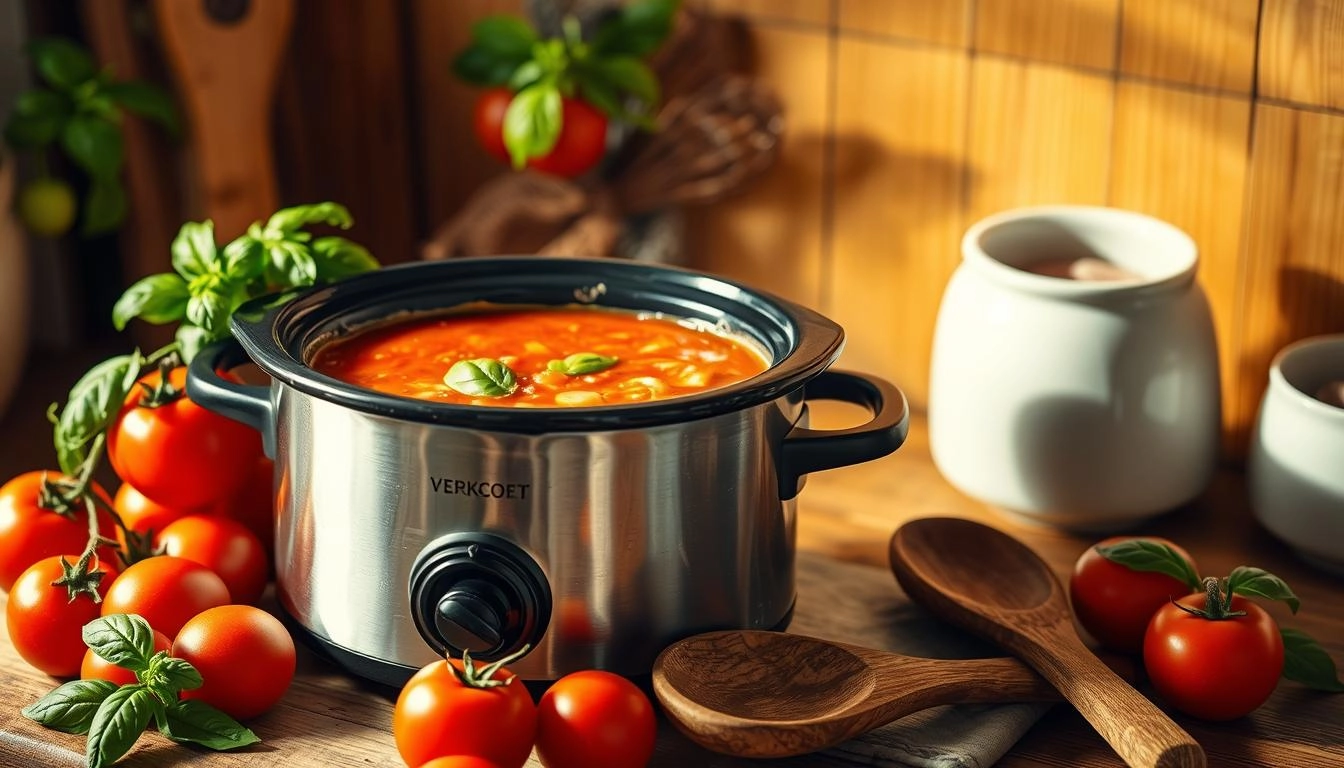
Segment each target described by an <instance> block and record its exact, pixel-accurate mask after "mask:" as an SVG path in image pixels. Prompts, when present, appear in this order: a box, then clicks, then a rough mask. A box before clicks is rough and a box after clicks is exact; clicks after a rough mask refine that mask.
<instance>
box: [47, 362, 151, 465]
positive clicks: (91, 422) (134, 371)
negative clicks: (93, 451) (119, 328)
mask: <svg viewBox="0 0 1344 768" xmlns="http://www.w3.org/2000/svg"><path fill="white" fill-rule="evenodd" d="M143 365H144V358H143V357H141V356H140V353H139V352H133V353H131V354H129V355H119V356H117V357H112V358H108V359H107V360H104V361H103V362H101V363H98V364H97V365H95V366H94V367H93V368H91V369H89V371H88V372H87V373H85V374H84V375H83V376H82V377H80V379H79V381H77V382H75V385H74V386H73V387H71V388H70V395H69V397H68V398H67V400H66V403H65V407H64V408H62V409H61V412H60V415H59V417H58V418H57V419H56V425H55V433H54V435H53V438H54V443H55V446H56V456H57V461H58V463H59V464H60V467H61V471H63V472H65V473H66V474H67V475H70V476H72V477H73V476H75V475H77V474H78V473H79V468H80V465H81V464H83V463H84V460H85V459H86V458H88V450H87V448H88V443H89V441H91V440H93V439H94V437H95V436H97V435H98V434H100V433H102V432H104V431H106V429H107V427H108V426H109V425H110V424H111V423H112V420H113V419H115V418H116V416H117V414H118V413H119V412H120V411H121V405H122V402H123V401H124V400H125V399H126V394H127V393H128V392H130V390H131V387H133V386H135V380H136V379H137V378H139V376H140V369H141V367H142V366H143Z"/></svg>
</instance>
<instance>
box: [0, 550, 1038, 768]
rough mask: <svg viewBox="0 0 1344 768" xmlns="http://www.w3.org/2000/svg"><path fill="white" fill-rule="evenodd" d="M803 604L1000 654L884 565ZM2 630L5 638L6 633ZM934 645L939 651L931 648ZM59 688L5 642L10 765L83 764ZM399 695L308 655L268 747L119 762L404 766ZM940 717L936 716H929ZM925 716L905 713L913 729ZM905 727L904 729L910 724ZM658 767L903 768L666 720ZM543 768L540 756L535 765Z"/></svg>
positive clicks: (1, 747) (2, 755) (820, 626)
mask: <svg viewBox="0 0 1344 768" xmlns="http://www.w3.org/2000/svg"><path fill="white" fill-rule="evenodd" d="M798 592H799V595H798V604H797V607H796V610H795V614H794V619H793V624H792V626H791V627H790V631H794V632H798V633H800V634H809V635H815V636H818V637H826V638H831V639H836V640H844V641H847V642H851V643H857V644H863V645H871V646H873V647H881V648H887V649H890V650H897V651H902V652H907V653H911V654H912V655H921V653H922V655H938V656H945V657H947V658H955V657H967V656H977V655H980V656H989V655H994V652H993V650H992V649H990V648H988V647H987V646H985V645H982V644H981V643H980V642H979V641H977V640H975V639H973V638H971V637H969V636H967V635H964V634H962V633H961V632H959V631H957V630H955V629H952V628H950V627H944V626H941V625H938V624H937V623H936V622H935V621H934V620H933V619H932V618H931V617H929V616H928V615H926V614H925V613H924V612H923V611H922V610H921V609H919V608H918V607H916V606H913V605H911V604H910V603H909V602H908V601H907V600H906V599H905V597H904V595H903V594H901V592H900V590H899V588H898V587H897V585H896V581H895V579H894V578H893V577H892V576H891V575H890V574H889V573H888V572H887V571H885V570H881V569H878V568H873V567H870V566H864V565H855V564H851V563H844V562H840V561H837V560H834V559H831V558H827V557H823V556H821V555H817V554H812V553H807V552H804V553H801V554H800V556H799V564H798ZM0 631H3V630H2V629H0ZM930 647H935V648H937V649H939V650H940V651H941V652H940V653H936V654H931V653H927V652H926V651H927V649H928V648H930ZM56 682H57V681H54V680H53V679H52V678H49V677H47V676H45V675H42V674H40V673H38V672H36V671H34V670H33V669H31V668H30V667H28V666H27V665H26V664H25V663H24V662H23V661H22V660H21V659H19V658H18V656H17V655H16V654H15V653H14V649H13V647H12V646H11V645H10V644H9V638H8V635H7V633H6V634H5V635H4V642H3V643H0V690H3V691H5V692H6V694H7V695H6V696H5V697H4V701H3V702H0V766H4V768H11V767H12V768H30V767H31V766H35V765H42V766H53V768H62V767H64V766H70V767H71V768H74V767H75V766H81V765H82V764H83V748H84V738H83V737H82V736H70V735H67V734H63V733H57V732H55V731H48V730H46V729H44V728H42V727H40V726H38V725H37V724H35V723H33V722H31V721H29V720H27V719H25V718H24V717H23V716H22V715H20V714H19V710H20V708H22V707H24V706H27V705H28V704H29V703H31V702H32V701H34V700H35V699H37V698H38V697H40V696H41V695H42V694H44V693H45V692H46V691H48V690H50V689H51V688H52V687H54V686H55V685H56ZM394 696H395V692H394V691H389V690H386V689H383V688H379V687H375V686H371V685H366V684H364V683H362V682H360V681H356V680H354V679H352V678H350V677H347V676H345V675H344V674H342V673H340V672H339V671H338V670H337V669H336V668H334V667H332V666H330V665H328V664H327V663H326V662H325V661H323V660H322V659H320V658H318V657H317V656H316V655H315V654H313V653H311V652H309V651H308V650H307V649H306V648H300V654H299V674H298V677H297V678H296V679H295V681H294V684H293V686H292V687H291V688H290V691H289V693H288V694H287V695H286V697H285V698H284V700H283V701H281V703H280V704H279V705H278V706H277V707H276V708H275V709H274V710H272V711H271V712H269V713H267V714H265V715H263V716H261V717H259V718H257V719H255V720H252V721H250V722H249V723H248V725H249V726H251V728H252V729H253V730H254V731H255V732H256V733H257V735H258V736H260V737H261V739H262V743H261V744H260V745H257V746H255V747H252V748H249V749H247V750H243V751H239V752H233V753H215V752H209V751H206V750H198V749H194V748H188V747H183V746H178V745H174V744H172V743H171V742H169V741H168V740H167V739H164V738H163V737H161V736H159V735H158V734H157V733H154V732H150V733H147V734H145V735H143V736H142V737H141V738H140V741H139V742H137V744H136V746H135V748H134V749H133V751H132V752H131V753H130V754H129V755H128V756H127V757H125V758H123V760H122V761H121V762H119V763H118V765H121V766H125V768H149V767H150V766H153V767H154V768H165V767H171V766H179V765H183V766H187V765H190V766H208V767H210V768H213V767H214V766H219V767H220V768H224V767H225V766H248V767H249V768H266V767H268V766H276V767H277V768H278V767H280V766H284V768H298V767H300V766H324V767H330V768H346V767H348V768H403V763H402V762H401V760H400V759H399V757H398V756H397V751H396V747H395V745H394V744H393V741H392V730H391V729H392V704H393V701H394ZM1038 706H1039V705H1038ZM936 712H937V710H934V711H931V712H930V713H928V714H930V715H932V714H934V713H936ZM923 716H925V713H920V714H917V715H913V716H912V717H911V718H907V719H906V721H905V722H909V721H911V720H914V719H916V718H920V717H923ZM904 724H905V723H904V722H903V725H904ZM658 739H659V740H658V747H657V752H656V754H655V756H654V759H653V762H652V763H651V764H650V765H651V766H652V767H653V768H661V767H663V766H666V767H667V768H672V766H687V765H695V766H697V768H739V767H741V768H745V767H746V766H757V767H762V766H772V765H779V766H792V767H793V768H799V767H800V766H837V767H838V766H859V765H866V766H872V765H888V764H889V765H895V764H896V763H894V762H888V761H886V760H884V758H883V755H882V750H883V749H884V747H883V746H882V745H881V744H880V743H877V742H875V741H874V742H865V743H864V744H863V745H860V746H861V747H862V748H861V749H858V750H853V751H841V750H835V751H832V752H827V753H822V754H819V755H815V756H808V757H802V758H794V759H791V760H780V761H762V760H743V759H734V758H729V757H724V756H721V755H716V754H713V753H710V752H708V751H706V750H703V749H701V748H700V747H698V746H696V745H695V744H692V743H691V742H689V741H688V740H687V739H685V738H684V737H683V736H681V735H680V734H678V733H677V732H676V731H675V730H674V729H673V728H672V727H671V726H670V725H669V724H668V723H667V722H666V721H665V720H663V721H661V722H660V730H659V737H658ZM528 765H529V767H531V766H540V765H541V764H540V762H538V761H537V760H536V758H535V757H534V758H533V759H532V760H531V761H530V762H529V763H528Z"/></svg>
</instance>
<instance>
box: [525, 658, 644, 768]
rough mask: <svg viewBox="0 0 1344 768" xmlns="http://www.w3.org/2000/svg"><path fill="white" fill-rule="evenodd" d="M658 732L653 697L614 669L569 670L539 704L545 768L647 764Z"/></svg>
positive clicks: (622, 767)
mask: <svg viewBox="0 0 1344 768" xmlns="http://www.w3.org/2000/svg"><path fill="white" fill-rule="evenodd" d="M657 735H658V728H657V721H656V719H655V717H654V714H653V705H652V704H651V703H650V702H649V698H648V697H647V696H645V695H644V692H643V691H641V690H639V688H638V687H637V686H636V685H635V684H634V683H632V682H630V681H629V680H627V679H625V678H624V677H621V676H620V675H616V674H613V673H611V672H604V671H602V670H596V669H590V670H583V671H581V672H572V673H570V674H568V675H565V676H564V677H562V678H560V679H559V680H556V681H555V683H554V684H553V685H551V687H550V688H549V689H547V691H546V693H545V694H543V695H542V697H541V702H540V703H539V704H538V705H537V756H538V757H540V758H541V762H542V765H545V766H547V768H643V766H644V765H647V764H648V762H649V758H651V757H652V756H653V745H654V740H655V739H656V737H657Z"/></svg>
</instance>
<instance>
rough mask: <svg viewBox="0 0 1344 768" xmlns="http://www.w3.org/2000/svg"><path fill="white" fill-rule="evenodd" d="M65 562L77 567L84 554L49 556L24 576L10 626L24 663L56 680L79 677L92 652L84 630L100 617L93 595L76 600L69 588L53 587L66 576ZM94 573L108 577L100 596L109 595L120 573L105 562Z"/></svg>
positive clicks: (12, 599) (8, 616) (9, 613)
mask: <svg viewBox="0 0 1344 768" xmlns="http://www.w3.org/2000/svg"><path fill="white" fill-rule="evenodd" d="M62 559H64V560H65V561H66V562H67V563H69V564H70V565H74V564H76V563H77V562H78V561H79V555H77V554H75V555H70V554H66V555H55V556H53V557H46V558H43V559H41V560H39V561H37V562H36V563H33V564H32V566H30V567H29V568H28V569H27V570H25V571H24V572H23V573H22V574H20V575H19V578H18V580H17V581H15V582H14V588H13V589H11V590H10V592H9V603H8V605H6V606H5V623H6V625H7V626H8V627H9V642H10V643H11V644H13V646H14V650H15V651H17V652H18V654H19V656H21V657H23V660H24V661H26V662H28V663H29V664H31V665H33V666H34V667H37V668H38V669H40V670H42V671H43V672H46V673H47V674H48V675H52V676H54V677H74V676H75V675H77V674H79V665H80V662H81V661H82V660H83V659H84V651H85V650H86V648H87V646H85V645H84V636H83V629H84V625H85V624H88V623H89V622H90V621H93V620H94V619H96V618H98V615H99V610H100V606H99V605H98V603H96V602H94V600H93V597H92V596H90V595H88V594H81V595H79V596H78V597H76V598H75V599H74V600H71V599H70V593H69V590H67V589H66V588H65V587H64V586H52V582H54V581H56V580H57V579H59V578H61V576H62V575H63V574H64V570H63V569H62V567H61V561H62ZM89 570H90V573H94V572H101V573H102V574H103V578H102V581H101V582H99V584H98V586H97V591H98V594H99V595H103V596H105V595H106V594H107V590H108V584H110V583H111V582H112V580H113V579H114V578H115V577H116V569H115V568H113V567H112V566H110V565H108V564H107V563H102V562H100V563H98V564H97V565H96V566H94V567H92V568H90V569H89Z"/></svg>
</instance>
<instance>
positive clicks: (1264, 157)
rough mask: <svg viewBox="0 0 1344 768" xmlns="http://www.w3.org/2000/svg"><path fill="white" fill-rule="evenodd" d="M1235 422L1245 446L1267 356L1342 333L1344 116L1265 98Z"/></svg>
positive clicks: (1243, 288)
mask: <svg viewBox="0 0 1344 768" xmlns="http://www.w3.org/2000/svg"><path fill="white" fill-rule="evenodd" d="M1250 189H1251V193H1250V198H1249V200H1248V203H1247V215H1248V217H1249V227H1248V229H1247V242H1246V248H1247V254H1246V262H1245V269H1244V270H1243V272H1242V277H1241V281H1240V284H1239V286H1238V288H1239V297H1238V298H1239V301H1240V305H1239V311H1240V316H1239V318H1238V322H1237V325H1236V337H1235V339H1234V344H1235V347H1236V348H1237V349H1238V350H1239V354H1240V360H1239V364H1240V365H1241V371H1240V374H1241V375H1240V378H1239V379H1238V386H1237V388H1236V389H1235V390H1233V391H1232V392H1231V393H1230V395H1231V401H1232V403H1233V406H1234V411H1233V413H1234V415H1236V416H1239V417H1240V418H1238V419H1237V420H1236V421H1234V422H1232V424H1231V425H1230V426H1231V427H1232V430H1233V432H1232V434H1233V437H1234V438H1235V439H1237V440H1238V441H1239V443H1244V441H1245V438H1246V433H1247V428H1248V427H1249V425H1250V424H1251V423H1253V422H1252V417H1253V414H1254V413H1255V409H1256V407H1257V406H1258V405H1259V402H1260V398H1261V396H1262V395H1263V394H1264V389H1265V386H1266V384H1267V380H1266V375H1267V372H1268V370H1269V363H1270V361H1271V360H1272V358H1273V357H1274V355H1275V353H1277V352H1278V351H1279V350H1280V349H1282V348H1283V347H1284V346H1285V345H1287V344H1289V343H1291V342H1293V341H1296V340H1298V339H1301V338H1304V337H1307V336H1313V335H1316V334H1321V333H1338V332H1341V331H1344V115H1330V114H1323V113H1319V112H1308V111H1299V110H1294V109H1285V108H1283V107H1278V106H1270V105H1264V104H1262V105H1259V106H1258V107H1257V108H1256V113H1255V140H1254V143H1253V146H1252V149H1251V175H1250Z"/></svg>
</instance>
